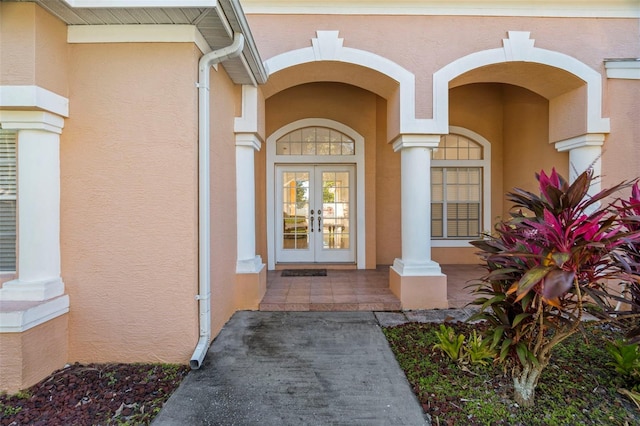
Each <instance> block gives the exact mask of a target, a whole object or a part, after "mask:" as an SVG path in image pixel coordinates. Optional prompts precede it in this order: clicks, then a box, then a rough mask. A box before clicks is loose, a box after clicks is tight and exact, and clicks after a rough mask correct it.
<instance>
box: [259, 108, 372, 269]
mask: <svg viewBox="0 0 640 426" xmlns="http://www.w3.org/2000/svg"><path fill="white" fill-rule="evenodd" d="M266 149H267V158H266V187H267V250H268V258H269V269H274V268H275V266H276V264H284V263H303V264H320V265H322V264H345V265H349V264H352V265H356V266H357V267H358V268H359V269H364V268H365V259H366V244H365V235H366V220H365V215H364V214H360V209H363V208H364V206H365V188H366V182H365V178H364V176H365V162H364V150H365V143H364V137H363V136H362V135H360V134H359V133H358V132H356V131H355V130H354V129H352V128H350V127H349V126H346V125H345V124H343V123H340V122H337V121H335V120H330V119H326V118H307V119H302V120H296V121H294V122H291V123H288V124H287V125H285V126H283V127H281V128H279V129H278V130H277V131H275V132H273V133H272V134H271V135H270V136H269V137H268V138H267V146H266Z"/></svg>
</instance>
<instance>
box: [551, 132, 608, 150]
mask: <svg viewBox="0 0 640 426" xmlns="http://www.w3.org/2000/svg"><path fill="white" fill-rule="evenodd" d="M604 136H605V135H604V133H585V134H584V135H580V136H576V137H574V138H569V139H565V140H561V141H557V142H554V144H555V146H556V150H557V151H558V152H565V151H571V150H572V149H576V148H583V147H585V146H602V145H603V144H604Z"/></svg>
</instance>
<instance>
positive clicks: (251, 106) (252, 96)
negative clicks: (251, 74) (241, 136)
mask: <svg viewBox="0 0 640 426" xmlns="http://www.w3.org/2000/svg"><path fill="white" fill-rule="evenodd" d="M233 126H234V128H233V130H234V131H235V132H236V133H258V88H257V87H254V86H249V85H246V84H245V85H243V86H242V115H241V116H240V117H236V118H235V121H234V125H233Z"/></svg>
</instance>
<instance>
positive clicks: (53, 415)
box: [0, 364, 189, 426]
mask: <svg viewBox="0 0 640 426" xmlns="http://www.w3.org/2000/svg"><path fill="white" fill-rule="evenodd" d="M188 371H189V368H188V367H187V366H182V365H180V366H178V365H167V364H162V365H159V364H89V365H80V364H74V365H70V366H67V367H65V368H63V369H61V370H58V371H56V372H54V373H52V374H51V375H50V376H49V377H48V378H46V379H44V380H42V381H41V382H40V383H38V384H36V385H34V386H32V387H31V388H29V389H26V390H24V391H21V392H18V393H17V394H15V395H0V425H2V426H9V425H11V426H19V425H33V426H37V425H43V426H44V425H46V426H53V425H65V426H67V425H111V424H123V423H126V424H149V423H151V420H152V419H153V418H154V417H155V416H156V415H157V414H158V412H159V411H160V408H162V405H163V404H164V403H165V402H166V400H167V399H168V398H169V396H170V395H171V394H172V393H173V392H174V391H175V390H176V389H177V387H178V385H179V384H180V382H181V381H182V379H183V378H184V377H185V376H186V374H187V372H188Z"/></svg>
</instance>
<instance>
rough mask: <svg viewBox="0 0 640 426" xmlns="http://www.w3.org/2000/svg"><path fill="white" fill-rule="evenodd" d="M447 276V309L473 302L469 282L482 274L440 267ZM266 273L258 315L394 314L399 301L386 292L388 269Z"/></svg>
mask: <svg viewBox="0 0 640 426" xmlns="http://www.w3.org/2000/svg"><path fill="white" fill-rule="evenodd" d="M441 267H442V272H443V273H444V274H446V275H447V279H448V285H447V293H448V294H447V295H448V298H449V307H450V308H461V307H463V306H464V305H465V304H466V303H468V302H470V301H471V300H473V296H472V295H471V293H470V291H469V289H465V288H464V287H465V286H466V285H467V284H468V283H467V282H468V280H470V279H475V278H478V277H480V276H482V274H483V270H482V268H481V267H480V266H478V265H441ZM281 274H282V271H268V272H267V292H266V294H265V296H264V298H263V299H262V302H261V303H260V310H261V311H397V310H400V309H401V305H400V301H399V300H398V298H397V297H396V296H395V295H394V294H393V293H392V292H391V290H390V289H389V266H378V268H377V269H375V270H373V269H367V270H334V269H329V270H327V276H326V277H283V276H281Z"/></svg>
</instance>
